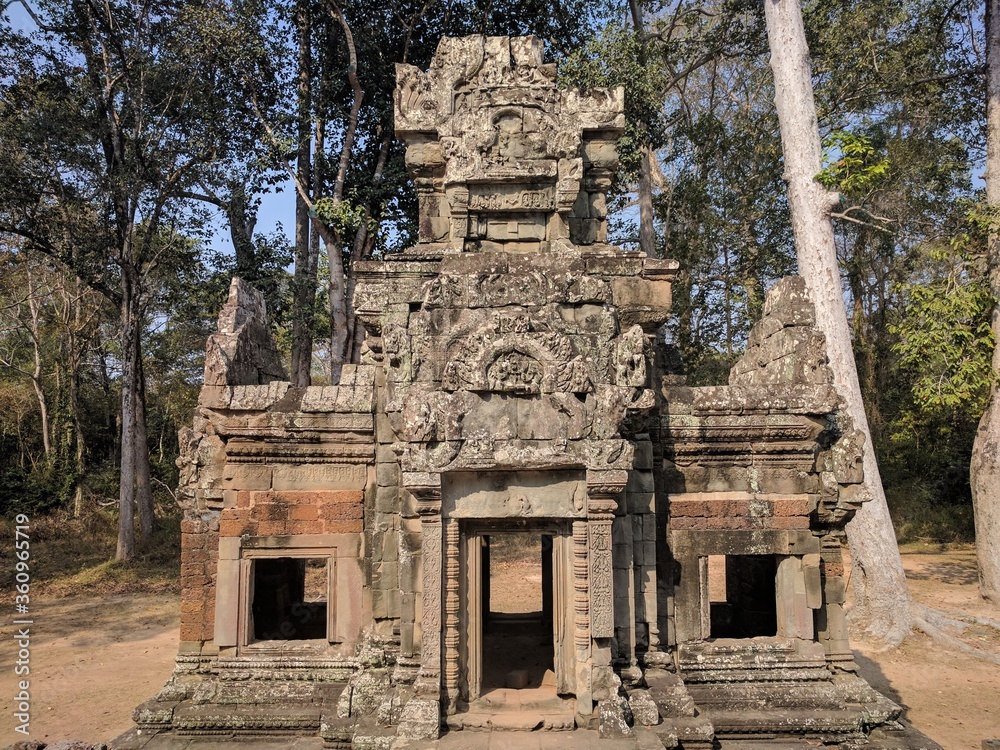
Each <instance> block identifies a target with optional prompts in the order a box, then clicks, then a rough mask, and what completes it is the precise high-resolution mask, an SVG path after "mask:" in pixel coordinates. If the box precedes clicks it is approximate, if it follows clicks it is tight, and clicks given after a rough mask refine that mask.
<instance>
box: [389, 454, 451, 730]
mask: <svg viewBox="0 0 1000 750" xmlns="http://www.w3.org/2000/svg"><path fill="white" fill-rule="evenodd" d="M403 487H404V488H405V489H406V490H408V491H409V492H410V494H412V495H413V499H414V505H415V509H416V512H417V515H418V516H419V517H420V530H421V546H420V556H421V566H422V571H423V575H422V588H423V591H422V592H421V596H422V602H423V608H422V610H421V620H420V625H421V631H420V672H419V673H418V674H417V679H416V682H415V683H414V689H415V695H414V696H413V697H412V698H411V699H410V700H409V701H408V702H407V704H406V705H405V706H404V707H403V711H402V715H401V717H400V722H399V730H398V732H397V734H398V735H399V736H400V737H404V738H406V739H408V740H434V739H437V738H438V737H439V736H440V734H441V676H442V675H441V640H442V619H441V614H442V612H443V602H442V591H443V585H444V576H443V572H444V571H443V562H444V559H443V533H442V525H441V475H440V474H432V473H426V472H403Z"/></svg>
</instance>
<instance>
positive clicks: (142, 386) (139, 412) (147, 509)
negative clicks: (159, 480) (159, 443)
mask: <svg viewBox="0 0 1000 750" xmlns="http://www.w3.org/2000/svg"><path fill="white" fill-rule="evenodd" d="M137 330H138V331H139V332H141V328H139V329H137ZM135 361H136V367H135V373H136V377H135V387H134V389H133V391H134V393H135V504H136V508H137V509H138V511H139V539H140V540H141V541H147V540H148V539H149V538H150V537H151V536H152V535H153V531H154V530H155V529H156V515H155V513H154V511H153V486H152V484H151V480H150V470H149V434H148V430H147V428H146V376H145V373H144V372H143V367H142V339H141V338H140V337H139V336H138V335H137V336H136V341H135Z"/></svg>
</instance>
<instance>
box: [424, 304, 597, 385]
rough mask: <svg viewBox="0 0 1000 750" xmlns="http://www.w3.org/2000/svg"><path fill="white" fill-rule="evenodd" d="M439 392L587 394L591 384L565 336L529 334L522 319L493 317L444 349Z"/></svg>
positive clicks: (517, 317)
mask: <svg viewBox="0 0 1000 750" xmlns="http://www.w3.org/2000/svg"><path fill="white" fill-rule="evenodd" d="M442 388H443V389H444V390H446V391H457V390H467V391H488V392H492V393H514V394H524V395H528V394H539V393H589V392H590V391H591V390H592V389H593V380H592V378H591V374H590V371H589V368H588V367H587V365H586V363H585V362H584V361H583V358H582V357H580V356H579V355H577V356H574V354H573V348H572V346H571V345H570V341H569V337H568V336H566V335H565V334H563V333H559V332H557V331H534V330H531V323H530V320H529V319H528V317H527V316H522V315H515V316H507V315H496V316H494V317H493V318H492V319H491V320H490V321H489V323H487V324H486V325H484V326H482V327H480V328H479V329H478V330H476V331H474V332H472V333H471V334H470V335H468V336H465V337H462V338H460V339H458V340H456V341H454V342H452V344H451V346H449V348H448V362H447V364H446V365H445V368H444V377H443V382H442Z"/></svg>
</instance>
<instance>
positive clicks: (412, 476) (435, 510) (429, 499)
mask: <svg viewBox="0 0 1000 750" xmlns="http://www.w3.org/2000/svg"><path fill="white" fill-rule="evenodd" d="M401 484H402V487H403V489H405V490H406V491H407V492H409V493H410V494H411V495H413V500H414V508H415V510H416V512H417V515H418V516H421V517H425V518H427V517H432V516H440V515H441V475H440V474H434V473H431V472H421V471H404V472H403V474H402V482H401Z"/></svg>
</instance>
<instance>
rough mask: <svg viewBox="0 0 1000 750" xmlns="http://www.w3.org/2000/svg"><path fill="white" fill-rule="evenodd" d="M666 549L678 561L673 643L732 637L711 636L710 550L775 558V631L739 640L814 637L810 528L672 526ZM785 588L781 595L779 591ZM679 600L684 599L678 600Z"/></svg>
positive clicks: (817, 604)
mask: <svg viewBox="0 0 1000 750" xmlns="http://www.w3.org/2000/svg"><path fill="white" fill-rule="evenodd" d="M669 534H670V536H669V540H670V548H671V550H672V554H673V557H674V559H675V560H676V561H677V564H679V565H680V573H681V575H680V580H679V581H678V582H677V584H675V590H674V597H675V605H674V620H675V625H674V627H675V638H676V639H677V643H678V645H684V644H691V643H699V642H700V643H703V644H711V643H715V642H717V641H721V642H728V641H730V640H732V639H727V638H722V639H719V638H712V636H711V625H710V618H709V606H708V598H709V593H708V558H709V557H710V556H713V555H766V556H773V557H776V558H778V560H777V562H778V566H777V571H776V576H775V604H776V607H777V620H778V622H777V624H778V630H777V634H776V635H774V636H758V637H756V638H750V639H736V640H739V641H770V642H774V643H782V642H787V643H791V642H793V641H806V642H813V641H815V640H816V630H815V623H814V619H813V616H814V615H813V613H814V611H815V610H817V609H820V608H822V606H823V599H822V592H821V588H822V587H821V581H820V576H819V551H820V541H819V539H818V538H817V537H815V536H813V534H812V532H811V531H809V530H795V531H778V530H766V531H758V532H750V531H744V530H738V531H723V530H690V529H684V530H673V531H670V532H669ZM782 591H783V592H784V594H785V595H784V596H781V595H780V594H781V593H782ZM682 600H683V603H682Z"/></svg>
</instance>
